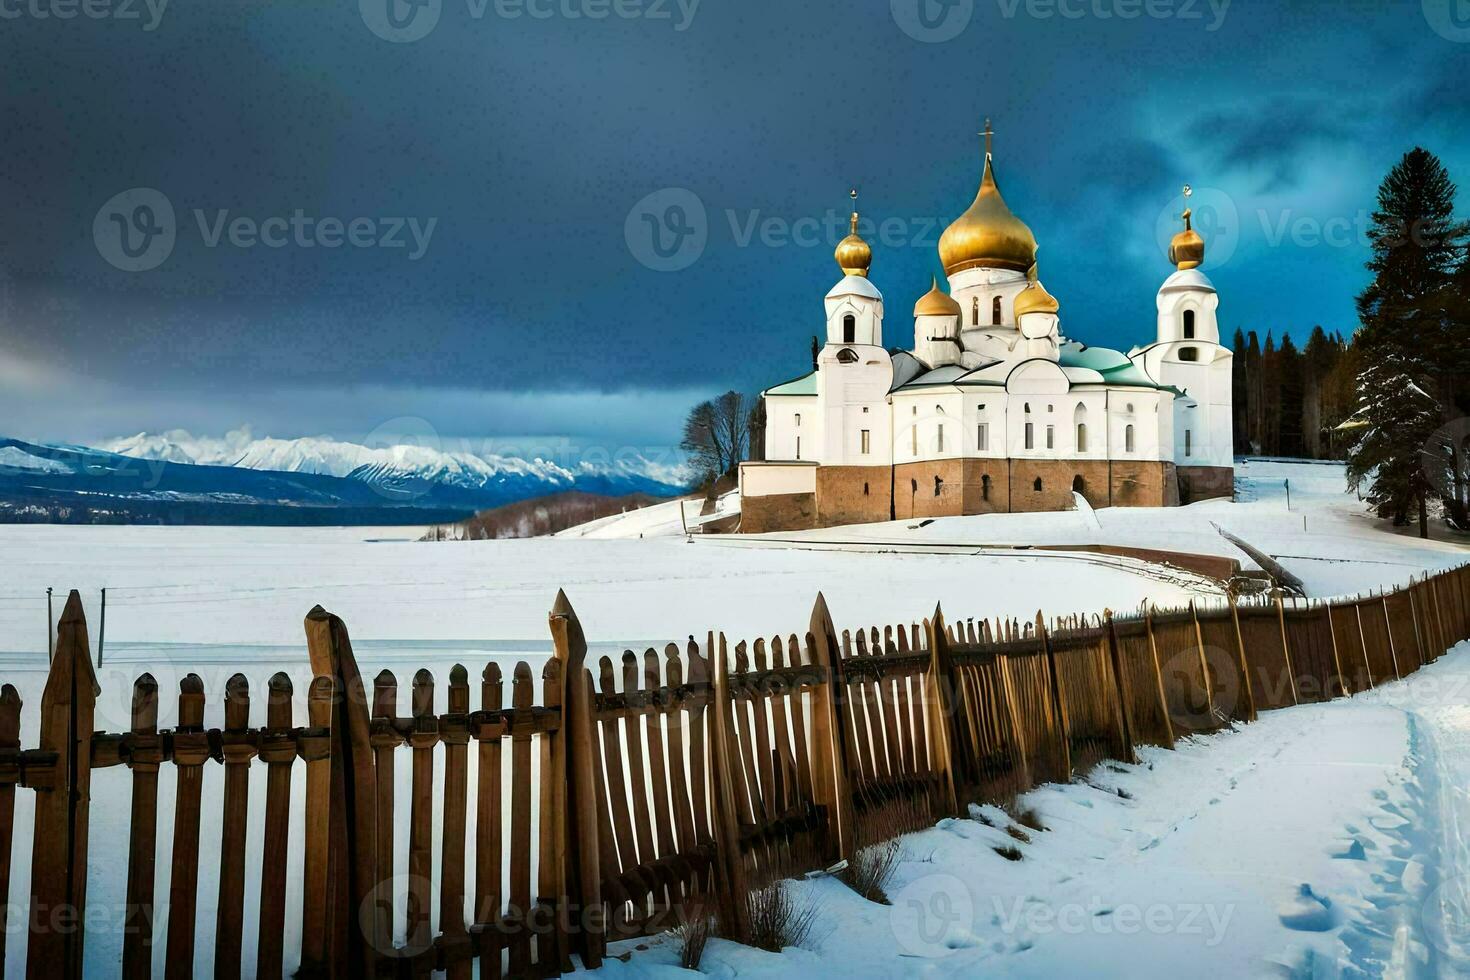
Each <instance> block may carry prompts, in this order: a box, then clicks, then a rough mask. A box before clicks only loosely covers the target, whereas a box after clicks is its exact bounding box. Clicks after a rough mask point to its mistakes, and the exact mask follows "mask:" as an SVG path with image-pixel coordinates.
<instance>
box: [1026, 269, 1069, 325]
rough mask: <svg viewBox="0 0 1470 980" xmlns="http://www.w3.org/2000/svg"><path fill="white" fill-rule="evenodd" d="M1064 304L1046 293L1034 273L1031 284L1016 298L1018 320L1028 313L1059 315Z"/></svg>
mask: <svg viewBox="0 0 1470 980" xmlns="http://www.w3.org/2000/svg"><path fill="white" fill-rule="evenodd" d="M1061 309H1062V304H1060V303H1058V302H1057V301H1056V297H1054V296H1052V294H1051V293H1049V292H1047V291H1046V287H1045V286H1043V285H1042V284H1041V280H1040V279H1037V278H1035V275H1034V273H1033V275H1032V277H1031V283H1030V285H1028V286H1027V287H1026V288H1025V289H1023V290H1021V292H1020V294H1019V295H1017V296H1016V303H1015V310H1016V319H1017V320H1019V319H1021V317H1023V316H1025V315H1026V314H1027V313H1058V312H1060V311H1061Z"/></svg>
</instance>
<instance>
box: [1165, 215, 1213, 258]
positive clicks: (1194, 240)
mask: <svg viewBox="0 0 1470 980" xmlns="http://www.w3.org/2000/svg"><path fill="white" fill-rule="evenodd" d="M1193 217H1194V212H1193V211H1191V210H1190V209H1189V208H1185V209H1184V230H1183V231H1181V232H1180V233H1179V234H1177V235H1175V236H1174V240H1173V241H1171V242H1170V243H1169V261H1170V262H1172V263H1174V264H1175V265H1176V266H1178V267H1179V268H1180V270H1181V271H1182V270H1184V269H1198V268H1199V267H1200V266H1201V265H1203V264H1204V261H1205V240H1204V239H1203V238H1201V237H1200V236H1199V232H1197V231H1195V230H1194V225H1193V224H1192V223H1191V221H1190V219H1191V218H1193Z"/></svg>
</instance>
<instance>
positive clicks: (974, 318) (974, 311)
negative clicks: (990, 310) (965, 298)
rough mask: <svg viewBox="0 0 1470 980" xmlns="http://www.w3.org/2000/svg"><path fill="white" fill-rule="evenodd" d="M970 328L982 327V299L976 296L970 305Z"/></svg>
mask: <svg viewBox="0 0 1470 980" xmlns="http://www.w3.org/2000/svg"><path fill="white" fill-rule="evenodd" d="M970 326H972V327H978V326H980V297H979V296H976V297H975V299H974V300H973V301H972V302H971V303H970Z"/></svg>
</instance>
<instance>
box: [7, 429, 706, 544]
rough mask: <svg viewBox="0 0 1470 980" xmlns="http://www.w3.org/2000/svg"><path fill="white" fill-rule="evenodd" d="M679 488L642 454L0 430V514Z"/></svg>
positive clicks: (233, 511) (269, 514)
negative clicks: (76, 440)
mask: <svg viewBox="0 0 1470 980" xmlns="http://www.w3.org/2000/svg"><path fill="white" fill-rule="evenodd" d="M426 441H427V440H426ZM568 455H569V457H570V456H571V454H568ZM683 484H684V474H683V467H682V465H681V463H680V462H679V461H672V462H668V463H663V462H658V461H654V460H650V459H648V458H646V457H644V456H640V455H627V456H619V457H616V458H612V459H608V460H605V461H603V460H597V459H595V458H594V459H578V458H570V459H569V461H567V462H560V461H552V460H547V459H544V458H539V457H538V458H533V459H523V458H520V457H517V456H512V455H500V454H495V453H486V454H479V453H473V452H446V451H444V450H442V449H440V448H438V447H437V446H434V445H432V444H429V445H411V444H393V445H385V446H383V447H371V446H362V445H358V444H356V443H349V442H342V441H339V440H335V439H330V438H320V439H269V438H256V437H254V436H253V435H252V434H251V433H250V431H249V430H248V429H247V430H241V431H239V432H233V433H230V434H229V435H227V436H225V437H222V438H199V437H195V436H193V435H190V434H189V433H187V432H182V431H175V432H167V433H163V434H149V433H140V434H138V435H135V436H130V437H128V438H126V439H115V440H109V441H107V442H106V443H104V444H103V446H102V447H101V448H88V447H83V446H69V445H43V444H36V443H29V442H24V441H21V440H18V439H9V438H5V437H3V436H0V521H16V520H22V521H33V520H39V521H53V522H55V521H63V522H75V523H138V522H143V523H178V524H356V525H362V524H369V525H372V524H385V525H386V524H427V523H442V522H446V521H456V520H461V519H464V518H466V517H469V516H470V515H472V514H474V513H476V512H478V511H482V510H488V509H491V508H494V507H500V506H502V505H504V504H509V503H514V502H516V501H520V500H527V499H530V498H533V497H543V496H546V495H549V494H555V493H561V492H564V491H568V490H578V491H582V492H584V493H591V494H600V495H605V496H614V497H621V496H626V495H629V494H649V495H653V496H662V497H666V496H674V495H676V494H678V493H681V492H682V491H683V489H684V487H683Z"/></svg>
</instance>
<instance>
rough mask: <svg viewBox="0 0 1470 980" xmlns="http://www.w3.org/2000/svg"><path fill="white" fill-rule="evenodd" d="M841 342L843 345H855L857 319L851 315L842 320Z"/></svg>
mask: <svg viewBox="0 0 1470 980" xmlns="http://www.w3.org/2000/svg"><path fill="white" fill-rule="evenodd" d="M842 342H843V343H844V344H855V343H857V317H855V316H853V315H852V314H851V313H849V314H848V315H847V316H845V317H843V318H842Z"/></svg>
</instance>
